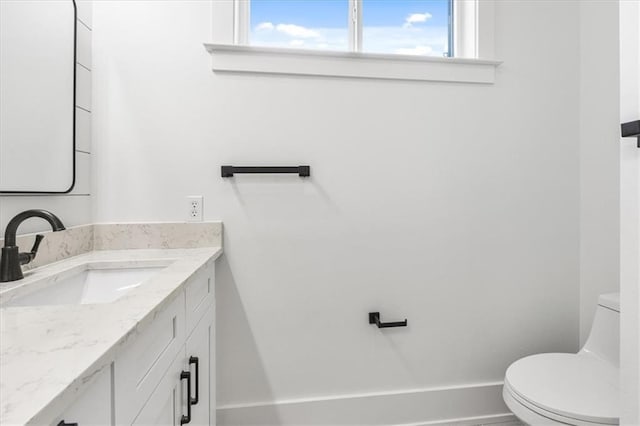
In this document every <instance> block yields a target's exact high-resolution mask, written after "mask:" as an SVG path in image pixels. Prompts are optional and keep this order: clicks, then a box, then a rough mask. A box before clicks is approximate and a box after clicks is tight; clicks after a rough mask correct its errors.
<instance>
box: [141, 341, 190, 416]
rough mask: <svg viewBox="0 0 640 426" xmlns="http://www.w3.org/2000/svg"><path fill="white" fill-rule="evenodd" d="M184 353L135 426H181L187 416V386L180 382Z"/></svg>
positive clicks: (175, 362) (161, 383) (163, 379)
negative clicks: (184, 415) (183, 418)
mask: <svg viewBox="0 0 640 426" xmlns="http://www.w3.org/2000/svg"><path fill="white" fill-rule="evenodd" d="M183 362H184V352H183V351H182V352H180V353H179V354H178V356H177V357H176V358H175V360H174V361H173V363H172V364H171V366H170V367H169V370H167V373H166V374H165V375H164V377H163V378H162V380H160V383H159V384H158V387H157V388H156V389H155V390H154V391H153V393H152V394H151V396H150V397H149V400H148V401H147V402H146V403H145V405H144V407H142V410H141V411H140V412H139V413H138V415H137V416H136V418H135V420H134V421H133V423H132V424H133V425H139V426H149V425H158V426H179V425H180V419H181V417H182V414H183V412H184V413H185V414H186V398H187V395H186V391H187V387H186V384H183V382H182V381H181V380H180V373H181V372H182V370H183V365H184V364H183Z"/></svg>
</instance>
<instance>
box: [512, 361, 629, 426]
mask: <svg viewBox="0 0 640 426" xmlns="http://www.w3.org/2000/svg"><path fill="white" fill-rule="evenodd" d="M618 383H619V379H618V369H617V368H616V367H615V366H614V365H611V364H610V363H609V362H607V361H604V360H602V359H599V358H597V357H596V356H594V355H593V354H590V353H589V352H587V351H581V352H580V353H578V354H559V353H551V354H540V355H533V356H529V357H526V358H522V359H521V360H519V361H517V362H515V363H513V364H512V365H511V366H510V367H509V369H508V370H507V373H506V377H505V384H504V395H505V400H507V399H508V401H507V402H508V403H511V404H519V405H521V406H522V407H523V408H525V409H528V410H531V411H533V412H534V413H536V414H537V415H539V416H542V417H541V419H540V420H539V421H538V424H544V423H547V424H548V423H554V422H556V423H558V422H560V423H566V424H571V425H613V424H619V401H618V395H619V393H618ZM511 404H510V405H511ZM516 408H519V407H516ZM543 419H546V420H547V421H544V420H543ZM534 424H535V423H534Z"/></svg>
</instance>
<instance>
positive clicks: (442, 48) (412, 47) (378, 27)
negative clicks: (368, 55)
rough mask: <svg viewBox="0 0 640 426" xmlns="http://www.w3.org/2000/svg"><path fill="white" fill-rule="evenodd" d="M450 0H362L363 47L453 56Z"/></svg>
mask: <svg viewBox="0 0 640 426" xmlns="http://www.w3.org/2000/svg"><path fill="white" fill-rule="evenodd" d="M449 1H450V0H362V22H363V29H362V50H363V51H365V52H375V53H399V54H404V55H427V56H449V45H450V39H449V38H450V31H449V25H450V24H449V22H450V20H449V6H450V3H449Z"/></svg>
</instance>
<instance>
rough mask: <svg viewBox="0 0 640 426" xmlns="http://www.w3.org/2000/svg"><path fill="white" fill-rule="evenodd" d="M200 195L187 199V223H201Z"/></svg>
mask: <svg viewBox="0 0 640 426" xmlns="http://www.w3.org/2000/svg"><path fill="white" fill-rule="evenodd" d="M202 207H203V206H202V195H190V196H188V197H187V222H202V210H203V209H202Z"/></svg>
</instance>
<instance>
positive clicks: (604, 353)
mask: <svg viewBox="0 0 640 426" xmlns="http://www.w3.org/2000/svg"><path fill="white" fill-rule="evenodd" d="M580 352H587V353H589V354H591V355H595V356H597V357H598V358H601V359H604V360H607V361H609V362H611V363H612V364H613V365H615V366H616V367H620V293H608V294H602V295H600V297H599V298H598V306H597V308H596V315H595V316H594V318H593V324H592V325H591V332H590V333H589V337H588V338H587V341H586V343H585V344H584V347H583V348H582V350H581V351H580Z"/></svg>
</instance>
